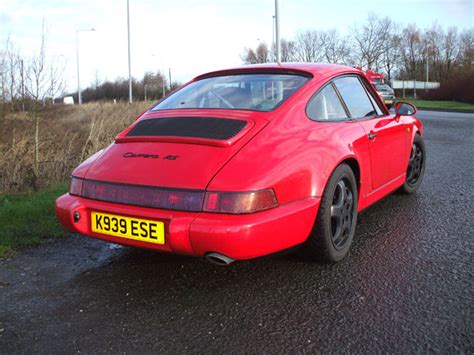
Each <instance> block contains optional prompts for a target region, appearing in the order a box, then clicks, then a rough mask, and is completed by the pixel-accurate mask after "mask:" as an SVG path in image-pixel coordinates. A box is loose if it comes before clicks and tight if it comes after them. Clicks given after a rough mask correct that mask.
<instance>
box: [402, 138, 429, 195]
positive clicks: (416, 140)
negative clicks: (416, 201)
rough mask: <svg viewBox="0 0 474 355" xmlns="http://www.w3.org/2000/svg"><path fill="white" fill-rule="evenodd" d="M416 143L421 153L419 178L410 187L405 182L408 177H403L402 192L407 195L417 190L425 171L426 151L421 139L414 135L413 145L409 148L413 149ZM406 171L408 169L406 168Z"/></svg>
mask: <svg viewBox="0 0 474 355" xmlns="http://www.w3.org/2000/svg"><path fill="white" fill-rule="evenodd" d="M415 143H417V144H418V145H419V147H420V149H421V152H422V154H423V165H422V166H421V173H420V177H419V178H418V181H417V182H416V184H415V185H410V184H408V182H407V179H408V175H407V176H406V177H405V182H404V183H403V186H402V189H401V190H402V192H404V193H407V194H412V193H414V192H416V190H418V188H419V187H420V185H421V183H422V182H423V176H424V175H425V169H426V149H425V143H424V141H423V138H422V137H421V136H420V135H419V134H415V138H414V139H413V143H412V144H411V146H410V147H413V144H415ZM410 155H411V149H410ZM407 169H408V167H407Z"/></svg>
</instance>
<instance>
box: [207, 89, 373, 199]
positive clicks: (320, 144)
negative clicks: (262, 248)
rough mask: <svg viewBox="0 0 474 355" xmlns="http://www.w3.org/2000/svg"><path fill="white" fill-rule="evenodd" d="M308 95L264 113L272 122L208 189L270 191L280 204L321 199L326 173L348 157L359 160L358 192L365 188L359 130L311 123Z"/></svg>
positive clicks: (366, 163)
mask: <svg viewBox="0 0 474 355" xmlns="http://www.w3.org/2000/svg"><path fill="white" fill-rule="evenodd" d="M312 92H314V91H312ZM310 96H311V95H306V96H304V97H302V98H300V99H299V100H297V101H296V102H295V101H293V102H292V104H291V105H285V107H283V106H282V107H281V108H280V109H278V110H277V111H275V112H273V113H269V114H272V115H273V117H272V118H271V120H270V123H269V124H268V125H267V127H265V128H264V129H263V130H262V131H261V132H259V134H258V135H256V136H255V137H254V138H253V139H252V140H251V141H250V142H249V143H248V144H247V145H246V146H244V147H243V148H242V149H241V150H240V151H239V153H237V154H236V155H235V156H234V157H233V158H232V159H231V160H230V161H229V162H228V163H227V164H226V165H225V166H224V167H223V168H222V169H221V170H220V171H219V172H218V173H217V174H216V176H215V177H214V178H213V180H212V181H211V182H210V184H209V186H208V190H222V191H246V190H259V189H264V188H270V187H271V188H273V189H274V190H275V192H276V195H277V199H278V202H279V203H280V204H285V203H289V202H292V201H297V200H301V199H304V198H308V197H320V196H322V194H323V191H324V188H325V186H326V183H327V181H328V179H329V177H330V175H331V173H332V172H333V171H334V169H335V168H336V167H337V166H338V165H339V164H340V163H341V162H342V161H344V160H345V159H348V158H354V159H356V160H357V161H358V164H359V166H360V175H361V179H360V188H361V189H365V188H366V187H370V173H369V172H370V161H369V159H367V158H366V157H368V154H369V153H368V144H367V140H366V137H365V132H364V130H363V129H362V127H361V126H360V125H359V123H358V122H356V121H352V122H315V121H311V120H310V119H309V118H308V117H307V116H306V113H305V108H306V102H307V100H308V99H309V97H310ZM288 106H290V107H288ZM362 192H363V191H362Z"/></svg>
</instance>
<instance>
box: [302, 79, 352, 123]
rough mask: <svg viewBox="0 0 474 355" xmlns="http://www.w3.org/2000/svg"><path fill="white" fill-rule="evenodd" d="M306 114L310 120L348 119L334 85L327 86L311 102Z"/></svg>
mask: <svg viewBox="0 0 474 355" xmlns="http://www.w3.org/2000/svg"><path fill="white" fill-rule="evenodd" d="M306 113H307V115H308V117H309V118H310V119H312V120H317V121H324V120H328V121H329V120H344V119H347V118H348V117H347V114H346V111H345V110H344V107H343V106H342V103H341V100H339V96H337V93H336V91H335V90H334V88H333V86H332V84H329V85H326V87H325V88H324V89H322V90H321V91H320V92H319V93H318V94H317V95H316V96H313V97H312V98H311V100H309V102H308V106H307V107H306Z"/></svg>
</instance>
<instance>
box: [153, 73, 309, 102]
mask: <svg viewBox="0 0 474 355" xmlns="http://www.w3.org/2000/svg"><path fill="white" fill-rule="evenodd" d="M308 80H309V78H307V77H305V76H302V75H294V74H240V75H227V76H216V77H211V78H205V79H201V80H198V81H195V82H192V83H191V84H189V85H187V86H185V87H184V88H182V89H181V90H179V91H177V92H176V93H174V94H173V95H171V96H169V97H168V98H166V99H164V100H163V101H161V102H160V103H158V104H157V105H156V106H155V107H153V109H152V111H157V110H169V109H182V108H221V109H235V110H253V111H271V110H273V109H274V108H276V107H277V106H278V105H280V104H281V103H283V102H284V101H285V100H286V99H287V98H288V97H290V96H291V95H292V94H293V93H294V92H296V91H297V90H298V89H299V88H300V87H301V86H302V85H303V84H304V83H305V82H307V81H308Z"/></svg>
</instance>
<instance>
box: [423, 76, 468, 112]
mask: <svg viewBox="0 0 474 355" xmlns="http://www.w3.org/2000/svg"><path fill="white" fill-rule="evenodd" d="M421 97H422V98H423V99H426V100H439V101H459V102H465V103H470V104H474V71H471V72H469V73H466V74H464V75H462V76H461V75H458V76H456V77H454V78H452V79H448V80H446V81H443V82H442V83H441V85H440V87H439V88H438V89H434V90H427V91H425V92H423V93H422V94H421Z"/></svg>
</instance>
